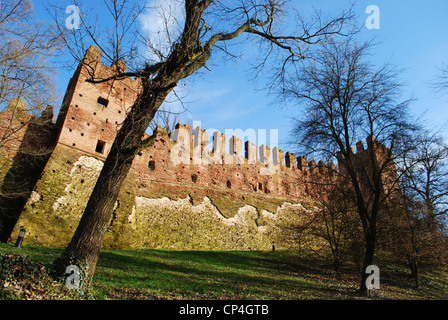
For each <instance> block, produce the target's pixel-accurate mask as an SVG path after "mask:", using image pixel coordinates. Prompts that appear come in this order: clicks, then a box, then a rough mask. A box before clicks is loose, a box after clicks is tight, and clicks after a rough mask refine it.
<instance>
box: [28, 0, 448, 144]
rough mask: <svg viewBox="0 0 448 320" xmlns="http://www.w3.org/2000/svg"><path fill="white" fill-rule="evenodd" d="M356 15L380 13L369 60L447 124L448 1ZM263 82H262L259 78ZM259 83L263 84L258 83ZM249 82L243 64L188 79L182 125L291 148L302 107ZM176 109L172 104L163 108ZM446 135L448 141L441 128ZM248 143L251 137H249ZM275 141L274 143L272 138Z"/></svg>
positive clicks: (418, 109) (432, 123)
mask: <svg viewBox="0 0 448 320" xmlns="http://www.w3.org/2000/svg"><path fill="white" fill-rule="evenodd" d="M34 2H35V9H36V12H38V13H39V14H42V15H44V13H43V11H42V3H45V0H35V1H34ZM351 2H352V1H346V0H338V1H335V0H314V1H311V0H297V1H291V3H292V4H293V5H296V6H298V7H300V8H302V9H303V10H309V8H310V6H311V5H313V6H315V7H316V8H320V9H322V10H323V11H325V12H329V13H337V12H338V11H339V10H341V9H343V8H346V7H347V6H348V5H349V3H351ZM355 3H356V7H355V8H356V14H357V15H358V17H359V22H360V23H361V24H362V23H363V22H364V21H365V20H366V19H367V18H368V17H369V14H368V13H366V12H365V11H366V8H367V7H368V6H369V5H375V6H377V7H378V8H379V10H380V16H379V17H380V20H379V21H380V29H378V30H373V29H367V28H364V30H363V32H362V33H361V38H363V39H371V38H375V39H376V41H377V42H378V44H377V46H375V47H374V50H373V51H372V53H373V56H372V61H373V62H374V63H375V64H378V65H381V64H383V63H384V62H386V61H390V63H392V64H393V65H395V66H397V67H398V68H402V69H403V73H402V75H401V78H400V79H401V80H402V82H403V83H404V85H405V89H406V91H405V95H404V97H403V99H406V98H409V97H410V96H412V97H413V98H415V99H417V101H416V102H414V103H413V104H412V106H411V111H412V113H413V114H414V115H415V116H418V117H420V118H424V119H425V121H426V122H427V124H428V126H429V127H430V128H437V127H440V126H442V125H443V124H445V123H447V122H448V93H447V94H446V95H444V96H442V95H441V94H437V93H435V92H434V91H433V90H432V89H431V88H430V86H429V84H428V83H429V82H431V81H432V80H433V79H434V78H435V77H436V76H437V73H438V70H437V67H440V66H441V65H442V64H443V63H448V19H447V14H448V1H445V0H426V1H417V0H393V1H390V0H369V1H365V0H359V1H355ZM67 74H68V75H69V74H70V73H67V72H65V71H62V70H61V72H60V77H59V80H58V83H59V87H60V90H61V93H62V94H63V92H64V90H65V88H66V86H67V84H68V81H69V76H67ZM261 80H262V79H261ZM261 83H262V82H261ZM259 89H260V86H257V85H256V84H254V83H253V82H252V81H251V77H250V73H249V68H248V65H247V63H246V62H245V61H239V62H236V63H235V62H227V63H225V64H222V65H212V66H210V71H207V70H206V71H204V72H202V73H201V76H200V77H195V78H194V80H193V81H188V82H187V86H185V87H183V88H181V89H180V94H181V95H185V97H184V99H183V102H184V105H185V106H186V107H187V109H188V110H187V111H186V112H185V113H184V114H183V115H182V119H183V122H190V123H191V122H193V121H195V123H197V121H200V122H201V126H202V128H203V129H209V130H210V129H216V130H219V131H221V132H225V131H226V129H234V130H235V129H238V128H239V129H242V131H244V130H248V129H253V130H255V132H259V133H263V130H266V132H267V140H266V141H263V140H264V139H262V136H260V137H261V139H258V141H254V142H256V143H257V144H258V145H260V144H262V143H267V144H268V145H270V147H271V148H272V147H274V146H275V145H276V143H275V141H272V142H270V141H269V140H270V139H269V132H270V130H272V131H271V132H278V143H279V147H280V148H281V149H283V150H285V151H294V150H290V147H288V146H287V144H286V142H287V140H288V135H289V131H290V128H291V121H290V117H291V116H293V115H298V114H300V112H301V110H302V109H301V108H300V106H296V105H289V106H283V105H282V104H280V103H278V102H276V97H274V96H268V95H267V93H266V92H265V91H260V90H259ZM167 106H173V107H176V108H178V107H179V106H178V105H177V106H176V105H175V104H167ZM444 135H445V136H446V137H448V132H447V130H446V129H445V131H444ZM251 140H252V139H251ZM274 140H275V139H274Z"/></svg>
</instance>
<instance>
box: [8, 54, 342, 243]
mask: <svg viewBox="0 0 448 320" xmlns="http://www.w3.org/2000/svg"><path fill="white" fill-rule="evenodd" d="M100 60H101V53H100V51H99V50H98V49H97V48H96V47H94V46H92V47H90V48H89V49H88V51H87V52H86V55H85V58H84V61H83V62H84V63H81V64H80V65H79V67H78V69H77V71H76V72H75V74H74V76H73V78H72V79H71V81H70V83H69V85H68V88H67V92H66V95H65V97H64V100H63V104H62V106H61V111H60V113H59V116H58V119H57V122H56V126H57V134H56V137H55V139H56V147H55V148H54V151H53V153H52V155H51V157H50V159H49V160H48V163H47V165H46V167H45V169H44V170H43V172H42V176H41V178H40V180H39V181H38V182H37V184H36V187H35V188H34V190H33V193H32V194H31V197H30V199H29V200H28V203H27V205H26V206H25V208H24V210H23V212H22V215H21V217H20V221H19V223H18V224H17V225H24V226H26V229H27V235H26V239H27V241H28V242H31V243H35V244H41V245H52V246H65V245H66V244H67V243H68V241H69V240H70V239H71V236H72V234H73V232H74V231H75V229H76V227H77V224H78V222H79V219H80V217H81V215H82V213H83V210H84V207H85V205H86V203H87V201H88V198H89V196H90V193H91V191H92V190H93V187H94V185H95V181H96V178H97V177H98V175H99V173H100V170H101V168H102V164H103V161H104V159H105V158H106V156H107V153H108V151H109V149H110V146H111V145H112V142H113V140H114V138H115V135H116V133H117V130H118V129H119V127H120V124H121V123H122V121H123V120H124V119H125V116H126V112H127V111H128V110H129V108H130V107H131V106H132V103H133V101H134V100H135V98H136V96H137V93H138V90H139V83H138V81H137V80H134V79H125V80H120V81H106V82H102V83H98V84H92V83H90V82H88V81H86V80H87V79H89V78H91V77H92V75H93V76H94V78H98V79H100V78H104V77H108V76H110V75H111V74H112V73H113V71H114V70H113V67H114V66H111V67H107V66H105V65H103V64H102V63H101V61H100ZM118 63H119V64H120V66H121V67H122V68H124V67H125V66H124V63H123V62H118ZM153 135H154V136H155V143H154V145H153V146H151V147H149V148H147V149H145V150H143V151H141V152H140V153H139V154H138V155H137V156H136V157H135V160H134V162H133V164H132V169H131V171H130V173H129V175H128V177H127V178H126V181H125V183H124V185H123V187H122V190H121V191H120V194H119V196H118V199H117V202H116V205H115V208H114V210H113V213H112V218H111V221H110V224H109V227H108V230H107V232H106V236H105V239H104V247H106V248H126V247H135V248H137V247H163V248H173V249H199V248H202V249H269V248H270V246H271V243H272V241H276V243H277V244H278V248H281V247H282V246H283V247H286V243H288V241H289V240H288V239H285V238H284V237H283V236H281V233H280V232H279V226H280V225H281V224H282V223H284V222H285V221H297V220H298V219H301V217H304V216H306V215H312V214H314V213H315V212H316V210H318V209H317V208H316V207H315V204H314V203H315V200H316V199H320V197H322V195H321V194H320V192H321V190H320V189H319V184H320V183H322V182H325V181H326V179H334V178H335V175H334V172H335V171H336V166H335V165H334V164H332V163H330V164H325V163H324V162H323V161H319V162H318V163H316V162H315V161H307V159H306V157H303V156H299V157H297V156H296V155H295V154H294V153H291V152H286V153H285V152H284V151H283V150H280V149H278V148H277V147H275V148H272V150H271V149H270V148H269V147H268V146H265V145H261V146H256V145H255V144H254V143H253V142H251V141H246V142H244V144H243V141H242V140H241V139H239V138H237V137H226V136H225V134H222V133H220V132H214V133H213V137H212V144H213V148H212V149H211V150H209V148H208V142H209V133H208V132H207V130H202V128H200V127H196V128H193V130H192V128H190V126H189V125H182V124H178V125H177V126H176V130H175V132H174V135H173V136H172V137H168V135H167V133H166V132H165V130H163V129H162V128H160V127H158V128H157V129H156V130H155V131H154V132H153ZM226 144H228V148H227V147H226ZM226 150H229V153H227V152H226ZM16 229H17V228H16ZM17 231H18V230H15V232H16V233H15V234H13V238H14V237H16V236H17Z"/></svg>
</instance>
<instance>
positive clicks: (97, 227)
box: [53, 87, 171, 289]
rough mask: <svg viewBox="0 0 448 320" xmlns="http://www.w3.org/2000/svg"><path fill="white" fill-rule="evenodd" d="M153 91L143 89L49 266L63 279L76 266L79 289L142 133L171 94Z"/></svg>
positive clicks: (83, 285) (92, 265) (94, 260)
mask: <svg viewBox="0 0 448 320" xmlns="http://www.w3.org/2000/svg"><path fill="white" fill-rule="evenodd" d="M157 89H158V88H154V87H149V88H146V90H144V92H143V93H142V94H141V95H140V96H139V98H138V99H137V101H136V102H135V103H134V105H133V107H132V109H131V112H130V114H129V115H128V116H127V117H126V119H125V121H124V122H123V125H122V127H121V128H120V130H119V131H118V133H117V136H116V138H115V140H114V143H113V145H112V147H111V149H110V151H109V154H108V156H107V158H106V161H105V162H104V166H103V168H102V170H101V173H100V175H99V177H98V180H97V182H96V184H95V187H94V189H93V191H92V194H91V196H90V198H89V201H88V203H87V206H86V208H85V211H84V214H83V215H82V218H81V220H80V222H79V225H78V227H77V229H76V231H75V233H74V235H73V237H72V239H71V241H70V243H69V245H68V246H67V248H66V250H65V251H64V253H63V254H62V255H61V256H60V257H59V258H57V259H56V260H55V261H54V263H53V271H54V272H55V276H56V277H61V276H63V275H64V273H65V269H66V267H67V266H69V265H76V266H77V267H78V268H79V270H80V281H81V283H80V288H84V289H85V288H87V287H88V286H89V284H90V281H91V280H92V277H93V275H94V273H95V267H96V264H97V261H98V257H99V252H100V249H101V246H102V242H103V238H104V234H105V233H106V230H107V226H108V224H109V221H110V219H111V215H112V211H113V207H114V205H115V202H116V201H117V197H118V193H119V191H120V189H121V186H122V184H123V181H124V180H125V178H126V176H127V174H128V172H129V170H130V169H131V166H132V162H133V160H134V158H135V156H136V154H137V153H138V151H139V150H141V149H142V148H143V147H144V142H143V141H142V137H143V135H144V132H145V131H146V129H147V128H148V126H149V123H150V122H151V120H152V119H153V118H154V114H155V112H156V111H157V109H158V108H159V107H160V105H161V104H162V102H163V101H164V100H165V98H166V96H167V95H168V93H169V92H170V91H171V89H166V90H157ZM150 92H152V93H150ZM137 119H138V120H137ZM148 141H149V140H148Z"/></svg>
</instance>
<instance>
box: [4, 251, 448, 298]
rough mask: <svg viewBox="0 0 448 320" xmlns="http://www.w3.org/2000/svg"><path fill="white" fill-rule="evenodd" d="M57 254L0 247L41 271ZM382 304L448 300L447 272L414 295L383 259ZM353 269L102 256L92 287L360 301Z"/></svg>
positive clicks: (290, 257) (260, 255) (265, 255)
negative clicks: (24, 257) (37, 265)
mask: <svg viewBox="0 0 448 320" xmlns="http://www.w3.org/2000/svg"><path fill="white" fill-rule="evenodd" d="M61 251H62V249H60V248H48V247H37V246H31V245H24V246H23V248H22V249H20V250H18V249H16V248H13V247H12V246H11V245H0V254H5V253H10V252H14V253H20V254H22V253H23V254H26V255H28V256H29V259H31V260H34V261H39V262H42V263H44V264H48V263H50V262H51V261H52V260H53V259H54V258H55V257H56V256H57V255H58V254H59V253H60V252H61ZM377 265H378V266H379V267H380V271H381V289H380V290H376V291H375V292H374V295H373V298H379V299H448V271H447V270H445V271H444V272H441V271H437V272H432V273H428V274H424V275H422V277H421V286H420V288H419V289H415V288H414V286H413V282H412V280H411V279H410V277H409V273H408V270H407V269H405V268H403V267H400V266H397V265H395V264H392V263H390V262H388V261H387V259H385V258H383V259H381V260H379V261H378V262H377ZM358 282H359V275H358V273H357V271H356V270H355V269H354V268H351V267H346V268H343V269H342V270H341V271H340V272H339V273H335V272H333V271H332V269H331V267H330V265H329V264H328V263H327V262H325V261H322V260H319V259H315V256H314V255H308V256H306V255H304V254H301V255H299V254H298V253H297V252H293V251H277V252H262V251H172V250H155V249H141V250H104V251H102V252H101V256H100V260H99V263H98V266H97V271H96V274H95V279H94V283H93V295H94V297H95V298H96V299H360V298H364V297H362V296H360V295H358V293H357V288H358V285H359V283H358Z"/></svg>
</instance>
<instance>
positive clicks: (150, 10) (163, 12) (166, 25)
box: [140, 0, 184, 61]
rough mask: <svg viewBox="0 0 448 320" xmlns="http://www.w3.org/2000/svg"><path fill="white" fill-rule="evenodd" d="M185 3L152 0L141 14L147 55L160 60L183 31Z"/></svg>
mask: <svg viewBox="0 0 448 320" xmlns="http://www.w3.org/2000/svg"><path fill="white" fill-rule="evenodd" d="M183 21H184V4H183V1H179V0H151V1H150V2H149V3H148V6H147V9H146V11H145V12H144V13H143V14H142V15H141V16H140V23H141V26H142V33H143V34H144V35H145V36H146V39H147V45H148V50H147V51H146V54H147V57H148V58H150V59H152V60H155V61H160V59H161V57H163V56H166V55H167V54H168V53H169V52H170V49H171V45H172V44H173V43H175V42H176V40H177V39H178V38H179V36H180V35H181V32H182V28H183Z"/></svg>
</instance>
